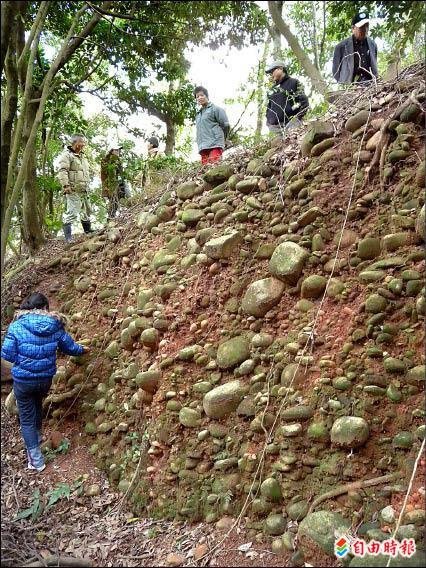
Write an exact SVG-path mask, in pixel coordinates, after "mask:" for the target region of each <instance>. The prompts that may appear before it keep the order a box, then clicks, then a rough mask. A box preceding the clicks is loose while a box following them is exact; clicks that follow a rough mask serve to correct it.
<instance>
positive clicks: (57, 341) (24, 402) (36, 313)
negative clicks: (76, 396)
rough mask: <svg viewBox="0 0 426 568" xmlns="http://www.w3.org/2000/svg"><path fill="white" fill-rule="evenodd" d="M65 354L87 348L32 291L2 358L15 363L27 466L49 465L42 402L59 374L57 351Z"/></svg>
mask: <svg viewBox="0 0 426 568" xmlns="http://www.w3.org/2000/svg"><path fill="white" fill-rule="evenodd" d="M57 349H60V350H61V351H62V352H63V353H65V354H66V355H82V354H83V353H86V352H87V351H88V349H87V347H83V346H82V345H79V344H78V343H75V342H74V340H73V339H72V338H71V336H70V335H69V334H68V333H67V332H66V331H65V328H64V320H63V319H62V316H60V315H59V314H57V313H55V312H49V301H48V299H47V298H46V296H44V295H43V294H40V293H39V292H35V293H33V294H31V295H30V296H29V297H28V298H27V299H26V300H25V301H24V302H23V303H22V304H21V306H20V310H19V311H18V312H17V313H16V314H15V317H14V321H13V322H12V323H11V324H10V326H9V329H8V330H7V333H6V336H5V339H4V342H3V345H2V349H1V357H2V358H3V359H5V360H6V361H9V363H13V367H12V378H13V392H14V394H15V398H16V403H17V406H18V412H19V420H20V425H21V433H22V437H23V439H24V442H25V446H26V448H27V455H28V469H31V470H36V471H38V472H40V471H43V469H44V468H45V467H46V466H45V463H44V457H43V454H42V452H41V449H40V444H41V429H42V403H43V399H44V398H45V397H46V396H47V393H48V392H49V389H50V386H51V384H52V378H53V375H54V374H55V373H56V350H57Z"/></svg>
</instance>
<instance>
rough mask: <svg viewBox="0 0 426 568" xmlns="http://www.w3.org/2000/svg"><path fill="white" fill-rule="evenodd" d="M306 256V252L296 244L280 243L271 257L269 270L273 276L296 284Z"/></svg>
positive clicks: (307, 254)
mask: <svg viewBox="0 0 426 568" xmlns="http://www.w3.org/2000/svg"><path fill="white" fill-rule="evenodd" d="M308 256H309V253H308V251H307V250H306V249H304V248H303V247H301V246H299V245H298V244H296V243H293V242H284V243H281V244H280V245H278V246H277V248H276V249H275V250H274V252H273V254H272V256H271V260H270V261H269V270H270V272H271V274H273V276H276V277H277V278H280V279H281V280H284V281H285V282H288V283H289V284H296V282H297V281H298V279H299V276H300V274H301V272H302V269H303V265H304V264H305V261H306V259H307V258H308Z"/></svg>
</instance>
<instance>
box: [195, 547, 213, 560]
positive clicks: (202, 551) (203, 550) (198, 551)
mask: <svg viewBox="0 0 426 568" xmlns="http://www.w3.org/2000/svg"><path fill="white" fill-rule="evenodd" d="M208 551H209V547H208V546H207V544H199V545H198V546H196V547H195V548H194V549H193V551H192V552H193V554H194V560H200V558H202V557H203V556H205V555H206V554H207V553H208Z"/></svg>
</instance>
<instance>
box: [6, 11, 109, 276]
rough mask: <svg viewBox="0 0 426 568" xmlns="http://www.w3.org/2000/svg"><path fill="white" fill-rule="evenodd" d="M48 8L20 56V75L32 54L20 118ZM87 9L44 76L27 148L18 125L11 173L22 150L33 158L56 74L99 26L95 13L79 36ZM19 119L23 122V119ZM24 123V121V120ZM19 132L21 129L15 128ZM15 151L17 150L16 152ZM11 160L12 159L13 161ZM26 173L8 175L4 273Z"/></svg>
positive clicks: (27, 157)
mask: <svg viewBox="0 0 426 568" xmlns="http://www.w3.org/2000/svg"><path fill="white" fill-rule="evenodd" d="M111 4H112V3H111V2H110V1H106V2H103V3H102V5H101V8H102V9H108V8H109V7H110V5H111ZM48 8H49V2H42V3H41V4H40V8H39V11H38V13H37V16H36V19H35V21H34V24H33V27H32V30H31V32H30V35H29V39H30V38H31V41H32V45H31V48H30V47H29V45H28V40H27V43H26V45H25V48H24V51H23V52H22V54H21V56H20V60H19V61H18V72H19V70H20V68H21V64H23V62H24V61H25V59H26V57H25V58H24V57H23V55H24V53H29V59H28V64H27V65H26V69H27V72H26V79H25V91H24V94H23V102H22V110H21V116H22V115H23V114H24V111H25V109H26V106H27V105H28V104H31V103H30V102H29V101H30V93H31V92H32V88H33V80H32V74H33V70H34V59H35V55H36V52H37V47H38V42H39V39H40V34H41V30H42V27H43V24H44V20H45V18H46V16H47V12H48ZM87 10H88V6H87V5H86V4H84V5H83V6H82V8H80V10H79V11H78V12H77V13H76V15H75V16H74V19H73V20H72V22H71V26H70V28H69V29H68V32H67V35H66V37H65V38H64V40H63V42H62V45H61V47H60V49H59V51H58V54H57V55H56V57H55V59H54V61H53V62H52V64H51V66H50V68H49V70H48V71H47V73H46V75H45V76H44V79H43V82H42V87H41V88H42V91H41V96H40V100H39V101H38V110H37V113H36V116H35V119H34V122H33V125H32V128H31V131H30V134H29V137H28V142H27V144H26V146H25V147H23V146H22V144H21V133H22V130H23V123H22V124H21V123H20V120H18V126H19V128H20V130H19V132H18V134H19V136H18V135H14V150H13V151H12V153H13V154H14V155H13V159H14V160H13V163H12V164H9V172H11V173H12V174H13V173H14V172H15V171H16V169H17V158H18V152H19V151H20V150H23V154H22V163H23V164H27V163H28V161H29V160H30V159H31V154H34V147H35V142H36V137H37V133H38V129H39V128H40V125H41V122H42V120H43V116H44V109H45V106H46V102H47V100H48V97H49V96H51V94H52V93H51V87H52V82H53V79H54V77H55V76H56V74H57V73H58V72H59V71H60V69H62V67H63V66H64V65H65V64H66V63H67V61H69V59H70V58H71V57H72V55H73V54H74V53H75V52H76V51H77V50H78V48H79V47H80V46H81V44H82V43H83V42H84V41H85V39H86V38H87V37H88V36H89V35H90V34H91V33H92V32H93V30H94V28H95V27H96V25H97V24H98V22H99V20H100V19H101V17H102V15H101V14H100V13H98V12H96V13H94V14H93V16H92V17H91V19H90V20H89V21H88V22H87V23H86V24H85V25H84V27H83V29H82V30H81V31H79V33H78V35H76V32H77V31H78V30H77V28H78V24H79V23H80V18H81V16H83V14H85V12H86V11H87ZM21 116H20V119H21ZM22 122H23V121H22ZM16 130H17V131H18V127H17V128H16ZM15 150H16V151H15ZM11 161H12V158H11ZM25 176H26V170H24V169H23V168H20V169H19V170H18V173H17V177H16V180H14V176H13V175H11V176H9V174H8V185H9V187H13V190H12V192H11V195H10V200H9V203H8V206H7V209H6V213H5V216H4V222H3V225H2V227H1V271H2V272H3V268H4V260H5V253H6V243H7V236H8V233H9V228H10V223H11V220H12V215H13V212H14V209H15V207H16V204H17V202H18V199H19V195H20V192H21V189H22V187H23V184H24V182H25Z"/></svg>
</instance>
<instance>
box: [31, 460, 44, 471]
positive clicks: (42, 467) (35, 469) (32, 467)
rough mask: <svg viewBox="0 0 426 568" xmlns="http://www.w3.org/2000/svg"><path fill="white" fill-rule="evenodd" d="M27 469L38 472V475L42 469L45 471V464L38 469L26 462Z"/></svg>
mask: <svg viewBox="0 0 426 568" xmlns="http://www.w3.org/2000/svg"><path fill="white" fill-rule="evenodd" d="M28 469H31V470H34V471H38V473H40V472H41V471H43V470H44V469H46V464H45V463H44V464H43V465H41V466H40V467H35V465H32V464H31V463H30V462H28Z"/></svg>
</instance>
